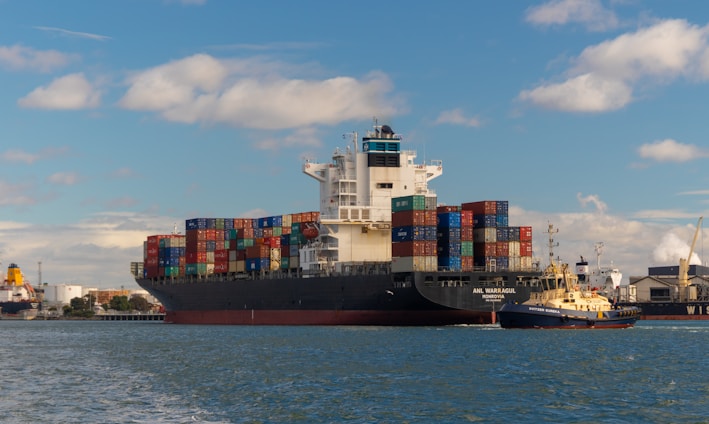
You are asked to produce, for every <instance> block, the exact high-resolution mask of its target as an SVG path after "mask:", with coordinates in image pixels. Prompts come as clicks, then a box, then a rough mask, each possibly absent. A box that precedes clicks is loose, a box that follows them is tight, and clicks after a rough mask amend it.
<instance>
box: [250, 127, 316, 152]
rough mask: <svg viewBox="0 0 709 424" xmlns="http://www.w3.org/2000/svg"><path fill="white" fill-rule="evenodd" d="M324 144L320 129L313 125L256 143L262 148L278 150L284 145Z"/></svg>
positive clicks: (256, 145) (257, 146)
mask: <svg viewBox="0 0 709 424" xmlns="http://www.w3.org/2000/svg"><path fill="white" fill-rule="evenodd" d="M320 145H322V142H321V140H320V137H319V136H318V130H317V129H316V128H313V127H304V128H297V129H296V130H295V131H293V132H292V133H290V134H288V135H285V136H284V137H280V138H278V137H268V138H266V139H263V140H260V141H258V142H257V143H255V147H256V148H258V149H261V150H278V149H279V148H282V147H293V146H315V147H318V146H320Z"/></svg>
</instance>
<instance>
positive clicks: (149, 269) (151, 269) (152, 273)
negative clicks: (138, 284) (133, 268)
mask: <svg viewBox="0 0 709 424" xmlns="http://www.w3.org/2000/svg"><path fill="white" fill-rule="evenodd" d="M144 270H145V276H146V277H148V278H155V277H157V276H158V274H159V268H158V266H157V265H154V266H146V267H145V268H144Z"/></svg>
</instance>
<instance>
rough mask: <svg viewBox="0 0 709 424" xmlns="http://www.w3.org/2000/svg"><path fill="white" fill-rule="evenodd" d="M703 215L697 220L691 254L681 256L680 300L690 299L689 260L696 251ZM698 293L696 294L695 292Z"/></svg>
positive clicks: (678, 280) (678, 282)
mask: <svg viewBox="0 0 709 424" xmlns="http://www.w3.org/2000/svg"><path fill="white" fill-rule="evenodd" d="M703 219H704V217H703V216H700V217H699V221H697V229H696V230H695V231H694V238H693V239H692V245H691V246H690V247H689V255H687V258H679V275H678V276H677V285H678V288H679V300H680V302H686V301H688V300H693V299H690V297H692V296H690V294H689V261H690V260H691V259H692V253H694V245H695V244H696V243H697V235H699V229H700V228H701V226H702V220H703ZM695 295H696V294H695Z"/></svg>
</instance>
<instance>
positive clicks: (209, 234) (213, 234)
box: [204, 228, 217, 241]
mask: <svg viewBox="0 0 709 424" xmlns="http://www.w3.org/2000/svg"><path fill="white" fill-rule="evenodd" d="M204 231H205V233H206V237H205V238H206V239H207V240H208V241H216V240H217V230H215V229H211V228H210V229H207V230H204Z"/></svg>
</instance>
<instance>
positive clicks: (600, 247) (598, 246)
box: [596, 241, 603, 272]
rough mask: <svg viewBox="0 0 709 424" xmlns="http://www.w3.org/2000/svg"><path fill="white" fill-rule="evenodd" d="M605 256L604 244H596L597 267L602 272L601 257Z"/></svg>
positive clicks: (600, 242)
mask: <svg viewBox="0 0 709 424" xmlns="http://www.w3.org/2000/svg"><path fill="white" fill-rule="evenodd" d="M602 254H603V242H602V241H599V242H598V243H596V266H597V267H598V271H599V272H600V271H601V255H602Z"/></svg>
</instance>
